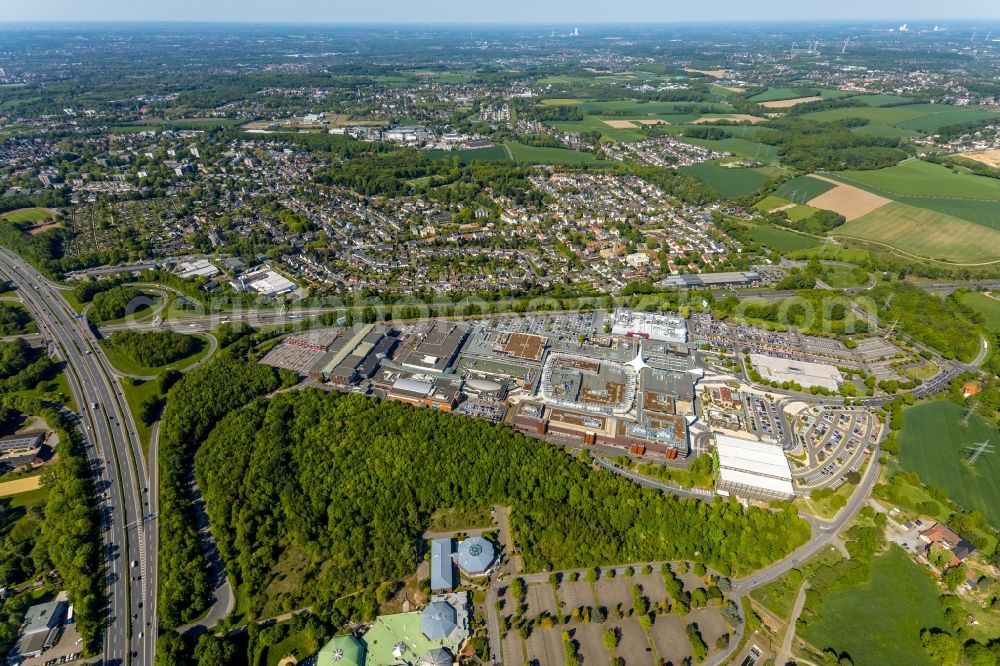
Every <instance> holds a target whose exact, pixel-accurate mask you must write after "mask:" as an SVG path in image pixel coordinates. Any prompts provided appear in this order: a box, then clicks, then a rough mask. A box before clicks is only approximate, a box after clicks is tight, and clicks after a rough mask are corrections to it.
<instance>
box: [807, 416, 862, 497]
mask: <svg viewBox="0 0 1000 666" xmlns="http://www.w3.org/2000/svg"><path fill="white" fill-rule="evenodd" d="M798 418H799V419H800V420H801V421H802V427H801V429H800V430H799V433H798V435H797V439H798V443H799V444H800V445H801V446H802V448H803V450H804V451H805V452H806V454H807V455H808V463H807V465H805V466H801V467H799V468H798V469H793V470H792V476H793V477H795V478H796V479H798V480H799V481H800V483H801V484H802V485H805V486H815V485H818V484H822V485H826V484H827V482H829V481H832V480H834V479H836V478H839V477H841V476H843V475H844V474H846V473H847V472H850V471H854V470H858V469H860V467H861V465H862V464H863V462H864V455H863V453H864V450H865V449H866V448H867V447H869V446H871V445H872V444H874V441H875V438H876V437H877V432H878V430H877V424H876V423H875V419H874V417H873V416H872V415H871V414H870V413H868V412H866V411H864V410H860V409H847V408H830V407H822V406H821V407H813V408H811V409H809V410H807V411H806V412H805V413H800V414H799V417H798Z"/></svg>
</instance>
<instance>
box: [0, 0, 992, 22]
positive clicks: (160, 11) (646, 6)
mask: <svg viewBox="0 0 1000 666" xmlns="http://www.w3.org/2000/svg"><path fill="white" fill-rule="evenodd" d="M947 18H951V19H962V18H968V19H981V18H994V19H996V18H1000V0H949V1H948V2H944V3H942V2H941V1H940V0H835V1H834V2H820V1H818V0H708V1H706V2H692V1H691V0H629V1H628V2H612V1H610V0H596V1H595V0H292V1H291V2H276V1H275V0H0V22H3V21H107V20H117V21H146V20H149V21H294V22H325V23H341V22H376V23H399V22H462V23H465V22H471V23H476V22H480V23H482V22H498V21H506V22H518V23H536V22H537V23H558V24H575V23H580V24H583V23H597V22H609V21H630V22H660V23H662V22H674V21H720V20H722V21H734V20H760V21H774V20H785V19H791V20H809V19H843V20H853V19H892V20H907V21H916V20H919V19H947Z"/></svg>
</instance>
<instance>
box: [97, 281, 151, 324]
mask: <svg viewBox="0 0 1000 666" xmlns="http://www.w3.org/2000/svg"><path fill="white" fill-rule="evenodd" d="M142 295H143V293H142V292H141V291H139V290H138V289H136V288H135V287H129V286H126V285H119V286H117V287H112V288H110V289H108V290H107V291H100V292H98V293H96V294H94V297H93V300H92V301H91V302H92V303H93V307H91V308H90V311H89V312H88V313H87V316H88V317H89V318H90V319H91V320H93V321H96V322H105V321H111V320H112V319H120V318H122V317H124V316H125V315H126V314H128V313H129V310H130V306H131V311H132V312H137V311H139V310H141V309H143V307H145V306H147V305H148V303H146V302H145V301H143V302H142V303H143V304H142V305H140V301H137V300H136V299H138V298H140V297H141V296H142ZM133 301H135V303H133Z"/></svg>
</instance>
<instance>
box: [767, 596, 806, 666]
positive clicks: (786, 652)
mask: <svg viewBox="0 0 1000 666" xmlns="http://www.w3.org/2000/svg"><path fill="white" fill-rule="evenodd" d="M807 589H809V581H805V582H804V583H802V587H800V588H799V596H797V597H796V598H795V606H793V607H792V615H791V617H789V618H788V628H787V629H785V639H784V640H783V641H781V650H779V651H778V658H777V659H775V660H774V663H776V664H787V663H788V658H789V657H790V656H791V653H792V641H793V640H795V623H796V622H798V620H799V615H801V614H802V607H803V606H805V604H806V590H807Z"/></svg>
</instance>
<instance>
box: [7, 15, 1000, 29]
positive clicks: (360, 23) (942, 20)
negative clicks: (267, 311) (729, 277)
mask: <svg viewBox="0 0 1000 666" xmlns="http://www.w3.org/2000/svg"><path fill="white" fill-rule="evenodd" d="M979 21H994V22H998V23H1000V15H998V16H973V17H961V18H957V17H934V18H924V17H922V18H909V17H905V16H898V17H884V18H864V17H863V18H829V17H827V18H823V17H818V18H784V19H755V20H748V19H697V18H692V19H677V20H672V21H667V20H660V21H648V20H644V21H640V20H637V19H627V20H591V21H542V20H538V21H524V20H497V21H485V22H484V21H476V20H472V19H464V20H456V21H449V20H433V21H431V20H427V21H422V20H400V21H372V20H356V21H334V20H307V19H285V20H282V19H246V20H226V19H156V18H148V19H58V20H46V19H14V20H7V19H0V25H255V26H261V25H295V26H326V27H329V26H345V27H386V26H394V27H396V26H416V27H434V26H449V27H451V26H462V27H474V26H479V27H484V28H489V27H493V26H511V27H517V26H521V27H532V28H534V27H537V28H548V27H551V26H558V27H570V28H572V27H603V26H626V27H647V28H656V27H670V26H676V25H729V24H732V25H736V24H739V25H789V24H798V23H814V24H815V23H819V24H843V23H871V24H881V23H885V24H900V25H902V24H904V23H906V24H915V25H923V24H927V25H930V24H937V25H940V26H941V27H942V29H943V30H947V29H948V25H947V24H948V23H949V22H950V23H953V24H956V25H965V24H969V23H974V22H979ZM911 27H912V25H911Z"/></svg>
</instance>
